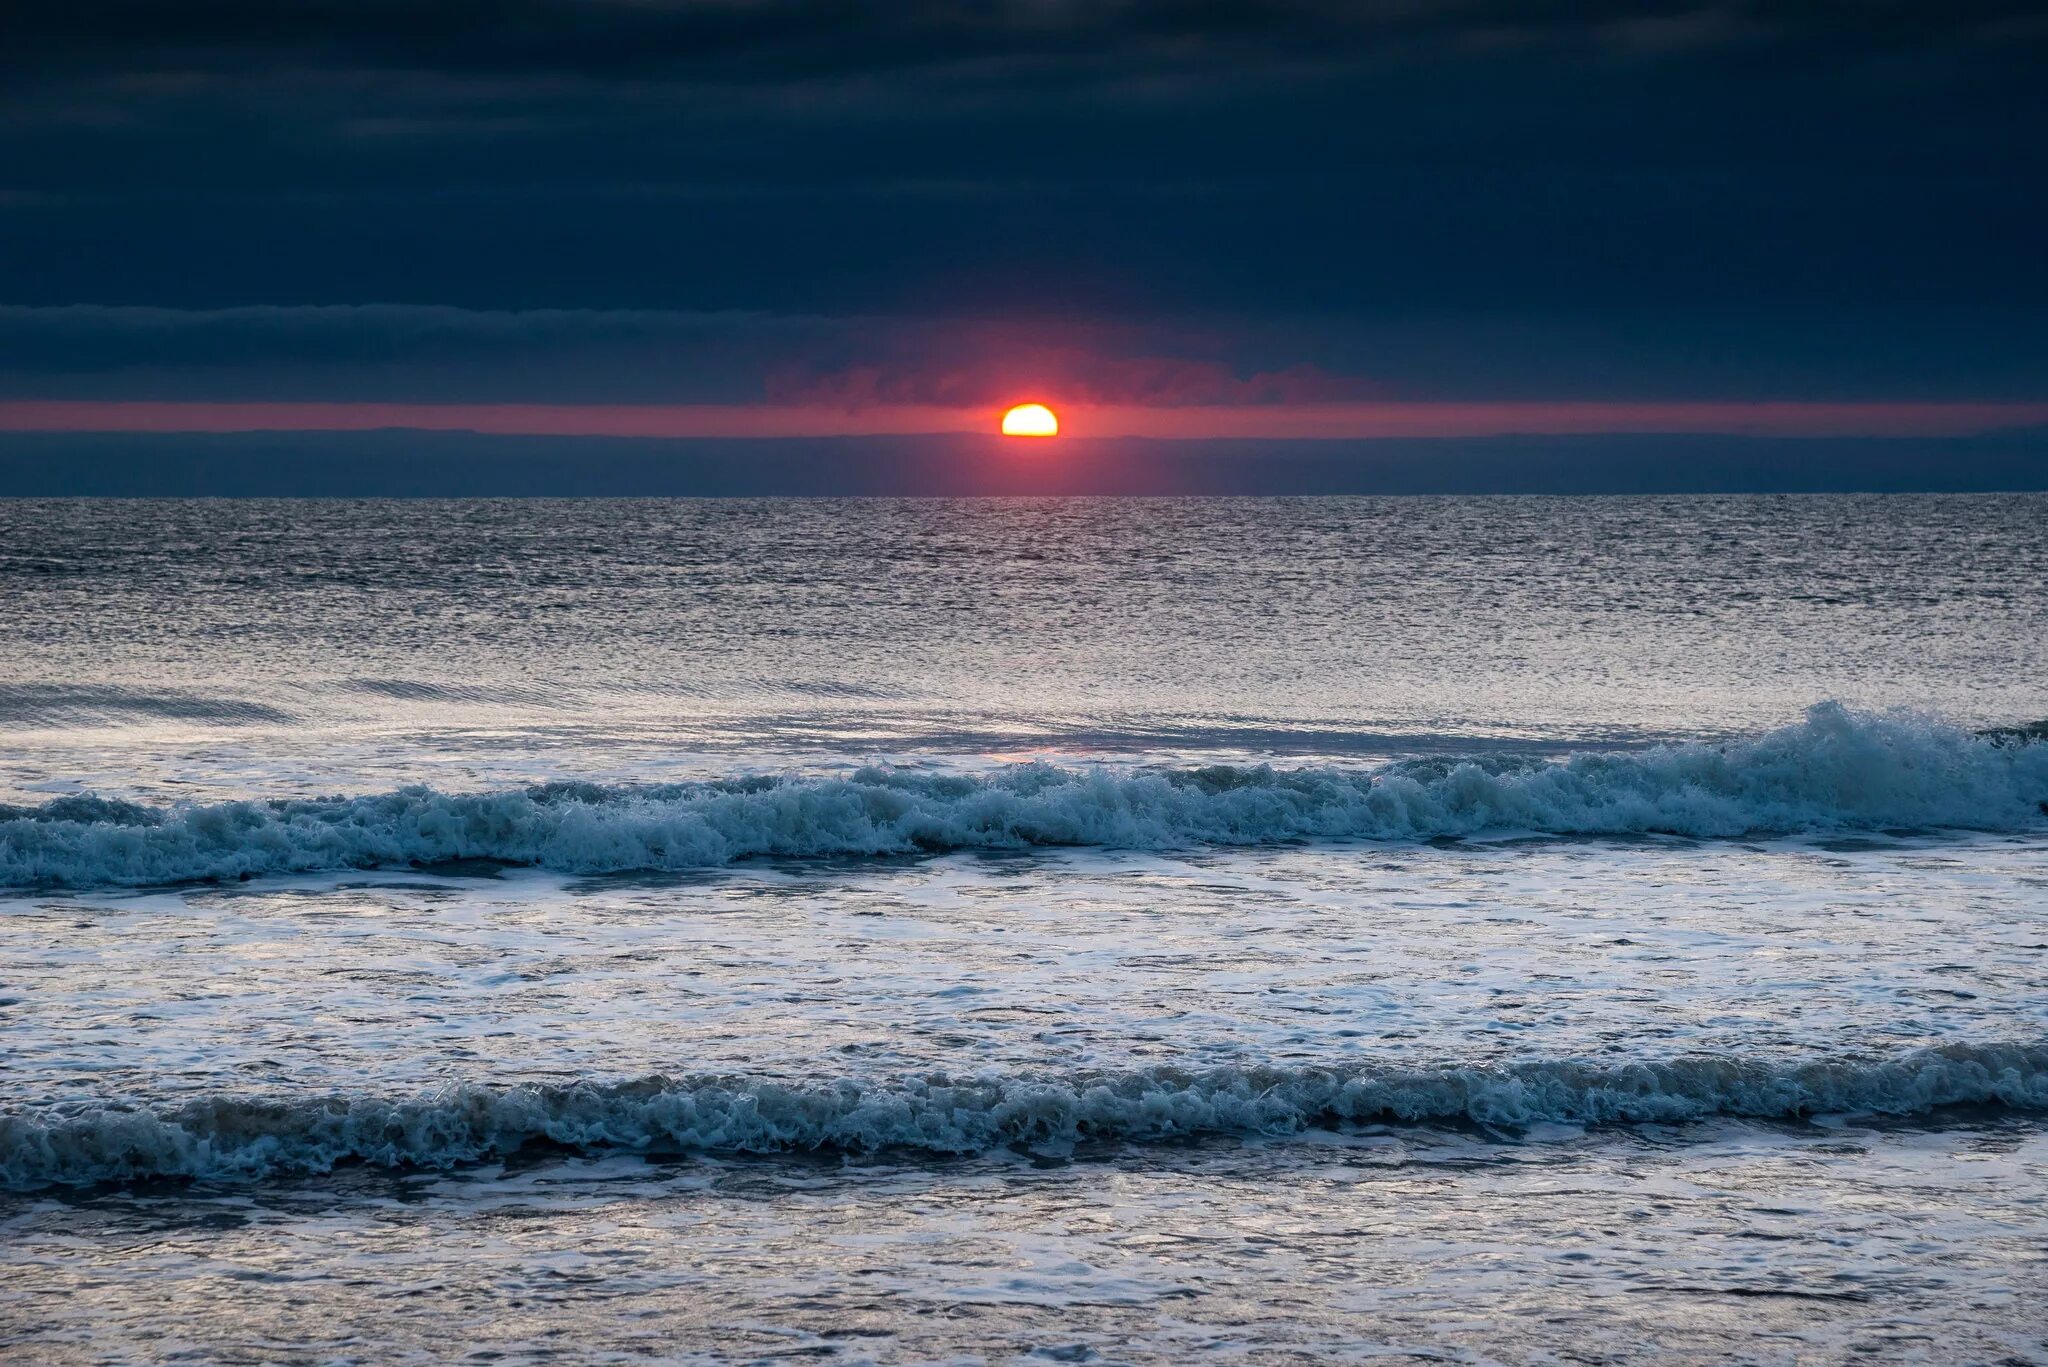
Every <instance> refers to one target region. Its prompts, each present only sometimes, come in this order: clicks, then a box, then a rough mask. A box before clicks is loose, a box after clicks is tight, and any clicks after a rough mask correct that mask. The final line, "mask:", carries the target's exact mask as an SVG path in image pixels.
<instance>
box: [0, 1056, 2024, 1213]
mask: <svg viewBox="0 0 2048 1367" xmlns="http://www.w3.org/2000/svg"><path fill="white" fill-rule="evenodd" d="M1967 1105H1978V1106H1983V1105H1995V1106H2004V1107H2009V1108H2013V1109H2017V1110H2028V1111H2039V1110H2043V1109H2048V1046H2040V1045H2015V1044H2001V1045H1948V1046H1942V1047H1938V1048H1932V1049H1923V1050H1917V1051H1914V1052H1911V1053H1907V1054H1900V1055H1896V1056H1893V1057H1890V1058H1865V1059H1854V1058H1845V1059H1834V1060H1824V1061H1817V1062H1804V1063H1786V1062H1778V1061H1767V1060H1758V1059H1742V1058H1735V1057H1724V1056H1714V1055H1701V1056H1691V1057H1681V1058H1675V1059H1670V1060H1664V1061H1658V1062H1646V1063H1635V1064H1600V1065H1596V1064H1588V1063H1576V1062H1569V1061H1550V1062H1530V1063H1523V1064H1517V1065H1512V1066H1507V1067H1497V1068H1477V1067H1473V1068H1460V1067H1443V1068H1385V1067H1373V1066H1368V1065H1346V1066H1340V1067H1328V1068H1293V1067H1285V1068H1283V1067H1265V1068H1236V1067H1229V1068H1212V1069H1206V1070H1186V1069H1176V1068H1163V1067H1154V1068H1146V1069H1142V1070H1138V1071H1133V1072H1126V1073H1104V1074H1090V1075H1076V1076H1070V1077H1058V1076H1013V1077H1003V1076H994V1075H988V1074H982V1075H976V1076H969V1077H949V1076H945V1075H932V1076H928V1077H921V1078H901V1079H883V1080H859V1079H852V1078H842V1079H824V1080H811V1081H802V1080H794V1081H791V1080H772V1079H749V1078H744V1077H730V1076H715V1077H699V1078H679V1079H672V1078H665V1077H653V1078H646V1079H642V1080H640V1081H636V1082H629V1083H612V1084H598V1083H575V1084H569V1085H556V1086H544V1085H525V1086H517V1087H509V1088H489V1087H477V1086H460V1087H450V1088H447V1089H445V1090H442V1091H439V1092H436V1093H432V1094H430V1095H426V1096H422V1097H417V1098H412V1099H407V1100H391V1099H383V1098H378V1097H348V1096H328V1097H318V1098H312V1099H302V1100H270V1099H256V1098H239V1097H233V1096H222V1097H210V1098H206V1099H202V1100H196V1101H192V1102H188V1103H186V1104H185V1105H183V1106H180V1107H178V1108H176V1109H172V1110H148V1109H129V1110H124V1109H115V1108H109V1107H100V1108H94V1109H88V1110H85V1111H82V1112H77V1113H71V1114H65V1115H56V1116H53V1115H48V1114H14V1115H0V1185H4V1186H6V1187H8V1188H10V1189H13V1190H34V1189H37V1188H43V1187H49V1186H60V1185H63V1186H81V1185H94V1184H99V1183H108V1182H132V1181H142V1180H151V1179H162V1178H179V1179H186V1178H194V1179H216V1180H249V1179H256V1178H262V1177H267V1176H273V1175H282V1174H303V1173H321V1172H327V1171H330V1170H332V1169H333V1168H335V1167H337V1166H340V1165H343V1164H348V1163H364V1164H370V1165H373V1166H377V1167H386V1168H445V1167H450V1166H454V1165H457V1164H461V1163H467V1162H476V1161H480V1160H488V1159H495V1158H503V1157H506V1156H508V1155H511V1154H513V1153H516V1152H517V1151H519V1150H520V1149H522V1148H525V1147H528V1146H530V1145H535V1144H549V1145H555V1146H560V1147H564V1148H568V1149H571V1150H575V1151H579V1152H587V1153H602V1152H632V1153H654V1154H684V1153H749V1154H762V1153H778V1152H803V1151H811V1152H816V1151H825V1152H838V1153H873V1152H878V1151H885V1150H906V1151H911V1152H922V1153H930V1154H966V1153H977V1152H984V1151H987V1150H990V1149H995V1148H1001V1147H1005V1146H1014V1145H1024V1146H1035V1147H1046V1146H1065V1145H1071V1144H1075V1143H1080V1142H1084V1141H1122V1142H1128V1143H1139V1142H1147V1141H1163V1140H1173V1139H1183V1138H1191V1137H1197V1136H1203V1135H1221V1134H1239V1135H1247V1136H1277V1135H1288V1134H1295V1133H1298V1132H1300V1131H1302V1130H1305V1129H1310V1128H1314V1127H1318V1126H1335V1125H1347V1124H1361V1123H1375V1122H1403V1123H1411V1124H1479V1125H1483V1126H1487V1127H1490V1128H1494V1129H1497V1130H1507V1131H1513V1130H1517V1129H1522V1128H1526V1127H1528V1126H1532V1125H1537V1124H1543V1123H1559V1124H1577V1125H1627V1124H1644V1123H1651V1124H1655V1123H1677V1122H1683V1121H1692V1120H1701V1119H1707V1118H1711V1117H1716V1116H1725V1117H1736V1118H1747V1119H1758V1120H1792V1119H1797V1118H1800V1117H1804V1116H1811V1115H1818V1114H1831V1113H1845V1112H1846V1113H1851V1114H1878V1115H1887V1116H1918V1115H1925V1114H1927V1113H1929V1112H1932V1111H1935V1110H1939V1109H1941V1108H1944V1107H1954V1106H1967Z"/></svg>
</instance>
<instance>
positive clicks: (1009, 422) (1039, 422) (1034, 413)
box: [1003, 403, 1060, 437]
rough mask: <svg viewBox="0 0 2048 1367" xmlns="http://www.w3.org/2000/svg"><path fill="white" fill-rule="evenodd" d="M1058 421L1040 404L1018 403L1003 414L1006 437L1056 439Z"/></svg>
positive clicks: (1058, 428) (1058, 431) (1058, 427)
mask: <svg viewBox="0 0 2048 1367" xmlns="http://www.w3.org/2000/svg"><path fill="white" fill-rule="evenodd" d="M1059 434H1060V420H1059V419H1058V418H1056V417H1054V416H1053V412H1052V410H1051V409H1050V408H1047V407H1046V406H1045V405H1044V404H1042V403H1020V404H1018V405H1017V406H1016V407H1015V408H1013V409H1011V410H1010V411H1009V412H1007V413H1005V414H1003V435H1004V436H1006V437H1057V436H1058V435H1059Z"/></svg>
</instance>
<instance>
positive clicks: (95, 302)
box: [0, 0, 2048, 426]
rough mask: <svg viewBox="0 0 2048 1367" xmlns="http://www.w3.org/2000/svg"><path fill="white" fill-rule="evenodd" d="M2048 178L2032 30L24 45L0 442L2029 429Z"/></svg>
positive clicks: (1498, 0) (1309, 6)
mask: <svg viewBox="0 0 2048 1367" xmlns="http://www.w3.org/2000/svg"><path fill="white" fill-rule="evenodd" d="M2044 147H2048V6H2042V5H2023V4H1995V3H1994V4H1973V3H1967V2H1966V0H1965V2H1961V3H1947V4H1940V5H1935V4H1919V5H1909V4H1891V3H1852V4H1816V5H1802V4H1721V3H1704V4H1699V3H1695V4H1671V5H1656V4H1651V5H1611V4H1603V3H1598V0H1593V2H1592V3H1543V2H1542V0H1536V2H1534V3H1530V2H1528V0H1521V2H1518V3H1507V0H1477V2H1476V3H1466V4H1459V3H1446V4H1432V3H1420V2H1410V3H1399V2H1395V0H1388V2H1383V3H1375V2H1374V0H1364V2H1363V3H1305V2H1302V0H1281V2H1278V3H1276V2H1275V0H1264V2H1263V3H1240V2H1238V0H1192V2H1189V3H1170V2H1168V0H1131V2H1130V3H1121V4H1119V3H1084V2H1083V0H1068V2H1062V0H1010V2H1009V3H1003V2H1000V0H990V2H986V3H953V4H937V3H924V0H894V3H889V4H879V3H877V4H861V5H856V4H843V3H842V4H833V3H810V4H798V3H784V2H783V0H620V2H619V3H602V2H593V0H574V2H572V0H523V2H514V3H497V4H485V3H481V2H480V0H474V2H473V0H453V2H450V0H408V2H405V3H400V2H399V0H331V2H330V0H311V2H310V3H276V2H275V0H260V2H259V0H245V2H243V3H218V2H216V0H183V2H182V3H154V2H153V0H127V2H126V3H104V2H98V3H96V2H94V0H84V2H83V3H71V4H64V5H59V4H55V3H41V2H39V0H30V3H26V4H23V5H15V6H9V7H8V15H7V19H6V21H5V27H4V30H0V305H4V307H0V403H5V402H8V401H13V402H21V401H37V402H40V403H43V404H45V405H46V406H47V405H51V404H55V403H59V402H64V403H70V404H72V405H80V404H92V403H104V402H106V401H126V402H139V401H150V402H158V403H161V402H167V401H168V402H196V401H205V402H210V403H216V404H219V403H254V402H269V403H277V402H315V401H317V402H324V403H354V402H379V403H414V404H422V403H424V404H471V405H475V404H498V403H504V402H508V401H518V402H521V403H527V404H633V405H698V404H715V405H731V404H744V405H764V406H768V407H785V408H786V407H789V406H792V405H794V406H818V405H824V406H830V407H835V408H838V409H842V410H847V411H853V410H859V409H866V408H872V407H875V406H884V407H886V406H891V405H901V406H917V405H923V406H934V405H936V406H941V407H945V406H969V407H972V406H976V405H986V404H1000V403H1002V402H1005V401H1008V400H1009V399H1011V398H1021V397H1034V398H1045V399H1047V400H1048V401H1053V402H1056V403H1065V404H1069V405H1075V406H1087V405H1125V406H1136V407H1139V408H1151V407H1189V406H1193V407H1198V408H1204V407H1247V406H1261V407H1267V408H1276V409H1277V408H1285V407H1288V406H1298V405H1323V406H1326V407H1327V406H1329V405H1347V404H1349V405H1370V404H1374V403H1388V402H1398V403H1411V404H1412V403H1439V404H1446V405H1453V406H1459V405H1463V406H1467V407H1466V409H1463V410H1460V411H1469V406H1470V405H1473V404H1503V403H1505V404H1513V403H1524V404H1526V403H1531V402H1535V403H1546V404H1558V403H1592V402H1605V403H1613V402H1620V401H1628V402H1641V401H1656V402H1660V403H1676V402H1692V403H1700V402H1711V403H1713V404H1721V405H1732V406H1733V407H1731V408H1729V409H1728V411H1729V412H1740V411H1743V409H1742V406H1744V405H1755V404H1758V403H1767V402H1769V403H1780V404H1783V403H1793V404H1805V403H1835V404H1841V403H1889V404H1899V403H1922V404H1924V403H1939V404H1962V405H1987V404H1991V405H1999V404H2003V405H2020V406H2021V407H2020V408H2016V409H2014V410H2012V411H2013V412H2014V413H2016V414H2020V415H2021V416H2022V417H2023V416H2024V412H2025V409H2024V406H2025V405H2028V404H2033V405H2037V406H2038V405H2039V404H2040V403H2042V402H2043V401H2048V327H2044V326H2043V321H2044V319H2048V252H2044V251H2043V249H2042V244H2043V243H2044V242H2048V152H2044V150H2043V149H2044ZM1027 391H1028V393H1027ZM73 411H74V412H76V411H78V410H76V409H74V410H73ZM107 411H109V412H116V411H123V410H113V409H109V410H107ZM129 411H133V410H129ZM1702 411H1705V410H1702ZM2019 420H2020V418H2018V417H2016V418H2015V419H2014V421H2015V422H2017V421H2019ZM0 421H4V420H0ZM124 421H125V420H124ZM1731 421H1732V420H1731ZM17 425H19V424H18V423H17ZM230 425H232V424H230ZM1966 425H1967V424H1966ZM1709 426H1712V424H1711V423H1710V424H1709Z"/></svg>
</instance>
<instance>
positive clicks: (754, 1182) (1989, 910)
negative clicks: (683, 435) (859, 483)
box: [0, 495, 2048, 1364]
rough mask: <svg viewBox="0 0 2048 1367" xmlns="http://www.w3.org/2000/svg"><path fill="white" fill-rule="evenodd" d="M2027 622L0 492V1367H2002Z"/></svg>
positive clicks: (953, 546) (1692, 581) (1170, 548)
mask: <svg viewBox="0 0 2048 1367" xmlns="http://www.w3.org/2000/svg"><path fill="white" fill-rule="evenodd" d="M2044 567H2048V496H2035V495H1981V496H1956V497H1946V496H1926V497H1922V496H1871V497H1835V496H1793V497H1699V498H1641V499H1638V498H1593V499H1571V498H1442V499H1431V498H1396V499H1353V498H1310V499H1216V500H1173V499H1131V500H1092V499H1075V500H1043V501H1035V500H985V501H977V500H966V501H950V500H900V501H898V500H782V501H774V500H769V501H740V500H732V501H721V500H708V501H687V500H683V501H669V500H620V501H610V500H587V501H546V500H505V501H490V500H478V501H452V500H451V501H440V500H424V501H416V502H406V501H394V502H379V501H360V502H359V501H289V500H281V501H264V500H245V501H204V500H200V501H135V502H125V501H111V500H70V501H47V502H43V501H32V500H13V501H0V633H4V634H0V639H4V640H5V641H6V642H7V649H6V650H5V651H4V652H0V727H4V744H0V1360H6V1361H9V1362H12V1361H21V1362H33V1363H49V1364H84V1363H126V1362H139V1361H165V1362H194V1363H216V1362H218V1363H258V1362H261V1363H272V1362H284V1363H308V1364H312V1363H320V1364H332V1363H392V1362H401V1363H443V1362H452V1361H478V1362H485V1361H488V1362H495V1363H520V1364H526V1363H584V1362H591V1363H620V1362H640V1361H662V1362H685V1363H726V1362H771V1361H785V1360H791V1361H793V1360H803V1361H828V1362H845V1363H860V1362H891V1363H894V1362H934V1363H935V1362H949V1363H950V1362H1011V1361H1061V1362H1102V1363H1109V1362H1141V1363H1188V1362H1216V1363H1288V1362H1332V1361H1363V1360H1368V1359H1369V1360H1374V1361H1383V1360H1394V1361H1402V1360H1409V1361H1445V1362H1463V1363H1515V1364H1523V1363H1527V1364H1537V1363H1545V1364H1548V1363H1562V1362H1579V1363H1587V1362H1633V1361H1644V1360H1657V1361H1668V1362H1673V1363H1725V1362H1757V1363H1802V1364H1803V1363H1830V1362H1851V1361H1855V1362H1862V1361H1871V1360H1895V1361H1901V1362H1937V1363H2002V1364H2025V1363H2041V1362H2048V1299H2044V1297H2043V1295H2042V1292H2043V1289H2044V1288H2048V723H2044V720H2043V719H2048V568H2044Z"/></svg>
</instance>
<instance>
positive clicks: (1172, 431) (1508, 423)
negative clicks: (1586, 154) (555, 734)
mask: <svg viewBox="0 0 2048 1367" xmlns="http://www.w3.org/2000/svg"><path fill="white" fill-rule="evenodd" d="M1049 402H1053V404H1054V407H1055V409H1056V411H1057V412H1058V413H1059V417H1060V424H1061V435H1060V437H1057V438H1050V439H1047V438H1011V439H1010V440H1013V441H1018V442H1020V443H1021V442H1025V441H1029V442H1032V443H1033V444H1040V443H1045V444H1056V443H1057V442H1059V441H1061V440H1074V439H1081V440H1086V439H1089V438H1131V437H1137V438H1154V439H1163V440H1201V439H1204V438H1211V439H1240V440H1259V439H1264V440H1344V439H1349V440H1393V439H1401V438H1430V437H1508V436H1603V435H1612V436H1620V435H1634V436H1651V435H1699V436H1763V437H1773V436H1774V437H1887V436H1889V437H1915V436H1918V437H1959V436H1977V435H1984V434H1987V433H1992V432H1998V431H2004V430H2010V429H2015V428H2024V427H2030V426H2035V425H2040V424H2048V401H2042V402H2009V401H2000V402H1972V401H1937V402H1885V401H1878V402H1837V401H1805V400H1620V401H1610V400H1595V401H1575V400H1540V401H1526V400H1502V401H1479V402H1457V401H1437V400H1421V401H1358V402H1345V403H1322V404H1271V405H1235V406H1218V405H1202V406H1188V407H1156V406H1144V405H1135V404H1065V405H1061V404H1058V403H1057V402H1056V401H1049ZM1002 412H1003V407H1002V406H995V405H990V406H986V407H980V406H977V407H957V406H940V405H929V404H899V405H877V406H873V407H866V408H855V409H846V408H833V407H824V406H818V405H773V404H572V403H383V402H350V401H297V400H285V401H220V402H216V401H210V400H92V399H57V400H41V399H7V400H0V432H14V433H30V432H81V433H83V432H98V433H109V434H112V433H138V434H140V433H194V434H205V433H215V434H221V435H226V434H230V433H244V432H373V431H387V430H412V431H429V432H470V433H475V434H478V435H484V436H533V437H626V438H648V439H660V438H669V439H676V438H691V437H700V438H806V437H809V438H826V437H917V436H985V437H990V438H995V437H996V436H997V431H996V428H997V423H998V421H999V420H1000V418H1001V415H1002Z"/></svg>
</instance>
